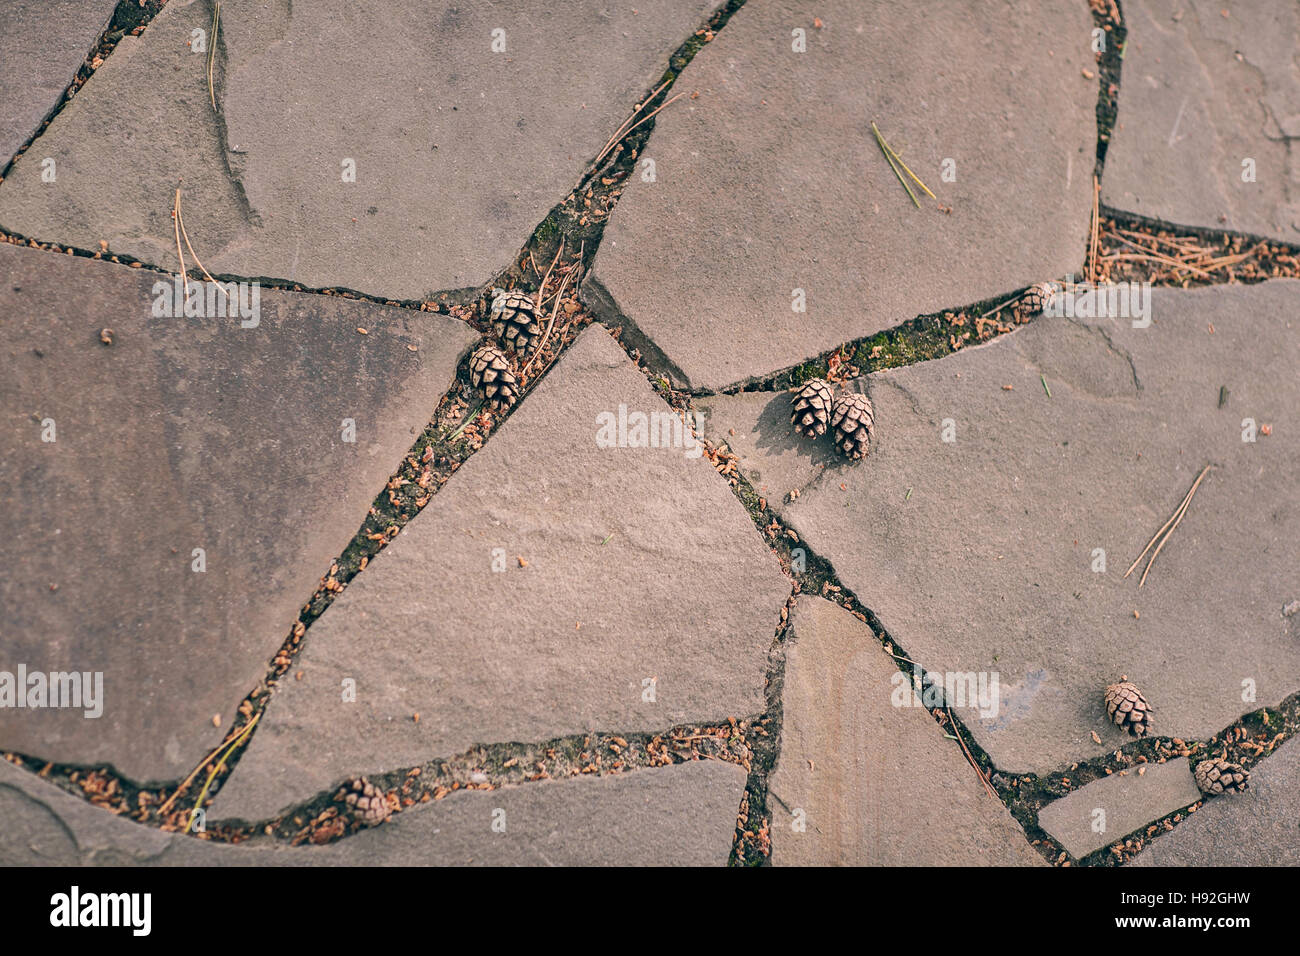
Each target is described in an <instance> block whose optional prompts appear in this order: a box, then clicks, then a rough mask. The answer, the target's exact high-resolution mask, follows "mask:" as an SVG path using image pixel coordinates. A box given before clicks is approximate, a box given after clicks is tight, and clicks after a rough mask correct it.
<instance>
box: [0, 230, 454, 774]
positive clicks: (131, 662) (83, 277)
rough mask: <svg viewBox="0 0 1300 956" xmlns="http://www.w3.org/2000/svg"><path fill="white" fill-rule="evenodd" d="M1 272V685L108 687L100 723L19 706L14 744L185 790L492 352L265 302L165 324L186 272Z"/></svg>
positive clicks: (32, 259)
mask: <svg viewBox="0 0 1300 956" xmlns="http://www.w3.org/2000/svg"><path fill="white" fill-rule="evenodd" d="M0 272H2V273H3V274H4V275H5V277H6V278H5V282H4V284H3V286H0V315H3V316H4V317H5V322H4V324H5V334H4V337H3V343H2V344H0V351H2V358H0V363H2V364H3V367H4V369H5V372H4V375H2V376H0V487H3V488H5V489H6V495H7V497H8V500H10V501H12V502H14V503H15V504H16V505H18V506H17V507H12V508H5V509H4V510H3V511H0V567H3V568H4V573H3V575H0V671H4V672H8V673H10V674H16V673H17V669H18V667H19V666H22V665H25V666H26V667H27V669H28V670H29V671H43V672H49V671H69V670H75V671H81V672H102V673H103V713H102V716H100V717H98V718H95V719H87V718H85V717H83V712H84V708H82V709H77V708H74V709H61V710H56V709H43V710H33V709H15V708H13V707H0V749H8V750H16V751H19V752H22V753H27V754H31V755H34V756H40V757H44V758H47V759H49V760H54V761H58V762H73V763H98V762H101V761H103V762H107V763H111V764H113V765H115V766H116V767H117V768H118V770H120V771H121V772H122V773H124V774H126V775H127V776H129V777H132V778H134V779H136V780H141V781H144V780H163V779H175V778H177V777H179V776H181V775H183V774H184V773H185V772H186V771H188V770H190V769H191V768H192V767H193V766H194V764H195V763H196V762H197V761H198V760H199V759H200V758H202V756H203V755H204V754H205V753H207V751H208V750H210V749H211V748H212V747H213V746H215V745H216V744H217V743H218V742H219V741H220V739H221V734H222V732H223V731H222V728H221V727H220V726H213V723H212V717H213V715H214V714H220V715H221V720H220V723H225V724H228V723H229V721H230V718H231V716H232V714H233V708H234V707H235V705H236V704H238V703H239V701H240V700H241V699H242V698H243V696H244V695H245V694H247V693H248V692H249V691H250V690H252V689H253V687H254V686H255V684H256V682H257V681H258V679H259V678H260V677H261V676H262V675H263V673H264V672H265V668H266V666H267V663H268V662H269V661H270V659H271V657H272V656H273V655H274V653H275V650H276V648H278V647H279V646H280V644H281V642H282V641H283V640H284V639H285V637H286V636H287V634H288V633H289V628H290V627H291V626H292V624H293V621H294V619H295V617H296V616H297V611H298V608H299V607H300V605H301V604H302V602H303V601H305V600H306V599H307V598H308V597H309V596H310V594H311V593H312V590H313V589H314V588H315V586H316V583H317V582H318V581H319V579H320V576H321V575H322V574H323V573H324V572H325V571H326V569H327V568H328V567H329V562H330V560H331V558H333V557H334V556H336V555H337V554H338V553H339V552H340V551H341V550H342V549H343V548H344V546H346V544H347V543H348V541H349V540H350V539H351V537H352V535H353V534H355V533H356V530H357V528H358V527H360V525H361V523H362V521H363V520H364V519H365V516H366V511H367V509H368V508H369V506H370V503H371V501H372V500H373V499H374V496H375V494H376V493H377V492H378V491H379V490H380V489H381V488H382V487H383V484H384V481H385V480H386V479H387V477H388V475H389V474H390V473H391V472H392V470H393V469H394V467H396V465H397V463H398V462H399V461H400V460H401V456H402V454H403V453H404V452H405V451H406V449H407V448H408V447H409V446H410V444H411V442H413V441H414V440H415V437H416V436H417V435H418V434H419V432H420V429H422V428H423V427H424V425H425V423H426V422H427V421H428V419H429V416H430V414H431V412H432V409H433V408H434V406H435V405H436V404H437V401H438V399H439V398H440V397H441V395H442V394H443V393H444V392H445V391H446V389H447V387H448V386H449V384H450V383H451V381H452V379H453V377H454V375H455V368H456V363H457V361H458V360H459V357H460V355H461V354H462V353H463V352H464V351H465V350H466V349H467V348H468V346H469V344H470V343H471V342H472V341H473V340H474V338H475V336H474V334H473V333H472V332H471V331H470V330H469V329H467V328H466V327H465V326H463V325H462V324H461V323H458V322H456V321H454V320H452V319H449V318H446V317H442V316H436V315H432V314H426V313H416V312H411V311H406V310H400V309H392V308H387V307H381V306H374V305H370V304H368V303H362V302H355V301H347V300H344V299H340V298H332V297H326V296H311V295H302V294H297V293H289V292H274V291H269V290H262V291H260V300H259V305H260V320H259V324H258V325H257V326H256V327H249V328H244V327H242V324H243V322H245V321H247V322H252V321H253V320H252V319H251V318H250V319H247V320H243V319H240V318H238V317H236V318H227V317H213V318H162V317H153V316H152V314H151V313H152V309H153V306H154V302H155V295H154V292H153V286H154V283H155V282H158V281H163V282H166V283H168V287H169V288H170V287H171V284H172V281H173V277H170V276H160V275H158V274H156V273H154V274H151V273H144V272H142V271H138V270H132V269H127V268H125V267H122V266H117V265H112V264H109V263H105V262H93V261H91V260H88V259H84V258H73V257H70V256H62V255H56V254H53V253H50V252H42V251H38V250H33V249H25V248H19V247H16V246H12V245H0ZM249 304H250V305H251V301H250V303H249ZM105 326H108V327H111V328H112V330H113V336H112V338H113V344H112V345H105V344H103V343H102V342H101V341H100V331H101V329H103V328H104V327H105ZM358 326H362V327H365V328H366V329H367V330H368V332H369V334H368V335H358V334H357V332H356V329H357V327H358ZM408 346H416V347H417V348H418V351H410V349H409V348H408ZM344 419H353V420H354V421H355V427H356V441H355V442H354V443H347V442H345V441H343V440H342V438H343V435H342V423H343V420H344ZM51 429H53V431H52V432H51ZM46 438H53V439H54V441H46V440H44V439H46ZM198 548H201V549H203V552H204V553H203V555H202V559H203V565H204V568H205V570H204V571H203V573H197V572H196V571H194V570H191V569H192V568H193V567H194V566H195V565H194V562H195V561H196V560H197V557H196V555H195V554H194V550H195V549H198Z"/></svg>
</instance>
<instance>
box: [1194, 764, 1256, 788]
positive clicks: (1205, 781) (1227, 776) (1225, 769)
mask: <svg viewBox="0 0 1300 956" xmlns="http://www.w3.org/2000/svg"><path fill="white" fill-rule="evenodd" d="M1196 785H1197V786H1198V787H1200V788H1201V793H1208V794H1212V795H1213V794H1220V793H1234V792H1236V793H1239V792H1241V791H1242V790H1249V789H1250V771H1248V770H1244V769H1242V767H1240V766H1239V765H1238V764H1235V763H1231V762H1229V761H1227V760H1224V759H1223V758H1221V757H1216V758H1213V759H1211V760H1202V761H1201V762H1200V763H1198V764H1197V765H1196Z"/></svg>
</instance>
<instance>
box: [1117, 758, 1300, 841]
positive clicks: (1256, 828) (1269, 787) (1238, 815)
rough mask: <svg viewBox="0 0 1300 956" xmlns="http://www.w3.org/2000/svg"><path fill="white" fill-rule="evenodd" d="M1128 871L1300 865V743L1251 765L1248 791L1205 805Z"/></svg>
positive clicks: (1164, 835)
mask: <svg viewBox="0 0 1300 956" xmlns="http://www.w3.org/2000/svg"><path fill="white" fill-rule="evenodd" d="M1131 865H1132V866H1300V743H1297V741H1296V739H1295V738H1292V739H1291V740H1288V741H1287V742H1286V743H1284V744H1283V745H1282V746H1281V747H1279V748H1278V749H1277V751H1276V752H1275V753H1273V754H1272V756H1270V757H1268V758H1267V759H1265V760H1263V761H1261V762H1260V763H1257V764H1255V766H1254V768H1253V769H1252V770H1251V772H1250V789H1249V790H1247V791H1246V792H1245V793H1235V794H1227V795H1226V796H1222V797H1215V798H1214V799H1213V800H1207V801H1206V803H1205V805H1204V806H1203V807H1201V809H1199V810H1197V811H1196V813H1194V814H1192V815H1191V816H1190V817H1188V818H1187V819H1185V820H1183V822H1182V823H1180V824H1179V825H1178V826H1176V827H1175V828H1174V829H1173V831H1172V832H1170V833H1165V834H1162V835H1161V836H1159V837H1158V838H1157V839H1156V840H1155V841H1154V842H1152V843H1150V844H1148V846H1147V848H1146V849H1145V850H1143V851H1142V852H1141V853H1139V854H1138V855H1137V858H1136V859H1134V860H1133V862H1132V864H1131Z"/></svg>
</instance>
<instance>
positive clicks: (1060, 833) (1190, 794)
mask: <svg viewBox="0 0 1300 956" xmlns="http://www.w3.org/2000/svg"><path fill="white" fill-rule="evenodd" d="M1143 769H1144V772H1143V773H1141V774H1140V775H1139V773H1138V770H1137V769H1133V770H1128V771H1125V772H1123V773H1122V774H1121V773H1115V774H1111V775H1110V776H1109V777H1102V778H1100V779H1098V780H1094V781H1092V783H1089V784H1086V785H1085V786H1082V787H1080V788H1079V789H1078V790H1075V791H1073V792H1072V793H1069V794H1067V795H1066V796H1064V797H1062V798H1061V799H1060V800H1054V801H1053V802H1051V803H1049V804H1048V805H1047V806H1045V807H1043V809H1042V810H1040V811H1039V812H1038V825H1039V826H1041V827H1042V828H1043V829H1044V830H1046V831H1047V832H1048V833H1050V834H1051V835H1052V836H1053V837H1055V838H1056V840H1057V842H1059V843H1060V844H1061V846H1063V847H1065V851H1066V852H1067V853H1069V854H1070V855H1071V856H1072V857H1074V858H1075V859H1076V860H1081V859H1083V858H1084V857H1085V856H1087V855H1088V854H1090V853H1095V852H1096V851H1097V850H1100V849H1101V848H1102V847H1104V846H1110V845H1111V844H1112V843H1115V842H1116V841H1117V840H1122V839H1123V838H1124V837H1125V836H1127V835H1128V834H1130V833H1132V832H1133V831H1134V830H1136V829H1138V828H1139V827H1143V826H1146V825H1147V824H1148V823H1150V822H1151V821H1152V820H1159V819H1160V818H1161V817H1164V816H1168V815H1169V814H1171V813H1173V812H1174V811H1175V810H1181V809H1182V808H1183V807H1187V806H1190V805H1191V804H1193V803H1195V802H1196V801H1198V800H1200V799H1201V792H1200V791H1199V790H1197V789H1196V781H1195V780H1193V779H1192V768H1191V765H1190V764H1189V763H1188V762H1187V758H1186V757H1179V758H1178V759H1177V760H1171V761H1169V762H1168V763H1161V764H1157V763H1152V764H1145V765H1143ZM1099 811H1100V812H1099ZM1096 827H1101V829H1100V831H1098V830H1097V829H1095V828H1096Z"/></svg>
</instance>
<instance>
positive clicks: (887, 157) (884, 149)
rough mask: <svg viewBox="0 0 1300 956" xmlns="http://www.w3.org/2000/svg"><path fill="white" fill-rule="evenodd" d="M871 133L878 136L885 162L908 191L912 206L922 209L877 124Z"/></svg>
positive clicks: (872, 125) (872, 127)
mask: <svg viewBox="0 0 1300 956" xmlns="http://www.w3.org/2000/svg"><path fill="white" fill-rule="evenodd" d="M871 132H873V133H875V134H876V143H877V144H879V146H880V151H881V152H882V153H884V154H885V162H887V163H889V168H890V169H892V170H893V171H894V175H895V176H897V177H898V181H899V182H900V183H902V184H903V188H904V189H906V190H907V195H908V196H910V197H911V199H912V205H914V206H915V207H916V208H917V209H920V208H921V204H920V203H919V202H917V201H916V193H914V192H912V187H911V186H909V185H907V180H906V179H904V178H903V174H902V173H901V172H899V171H898V167H897V166H895V165H894V157H893V156H892V155H891V154H890V151H889V147H888V146H886V145H885V138H884V137H883V136H881V135H880V130H878V129H876V124H875V123H872V124H871Z"/></svg>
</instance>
